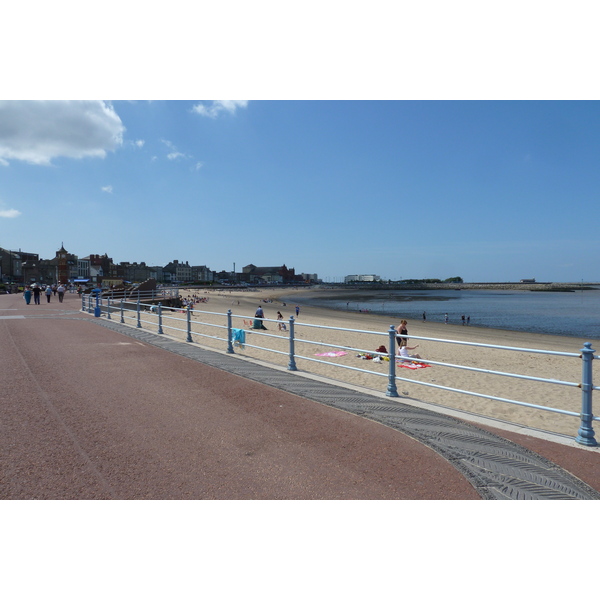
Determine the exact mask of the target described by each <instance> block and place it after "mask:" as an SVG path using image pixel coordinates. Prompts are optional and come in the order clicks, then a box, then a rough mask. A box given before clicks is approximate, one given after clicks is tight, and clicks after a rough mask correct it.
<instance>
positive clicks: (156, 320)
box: [82, 294, 600, 446]
mask: <svg viewBox="0 0 600 600" xmlns="http://www.w3.org/2000/svg"><path fill="white" fill-rule="evenodd" d="M141 299H142V295H141V294H140V297H139V298H136V299H135V302H131V301H127V300H125V299H123V298H121V299H119V300H112V301H111V298H110V296H109V297H106V298H103V297H94V296H93V295H92V294H90V295H89V296H83V297H82V310H83V311H87V312H90V313H92V312H93V313H94V314H95V316H96V317H100V316H102V315H105V316H106V317H107V318H108V319H111V318H113V315H115V314H117V313H118V314H119V317H120V322H121V323H123V324H127V321H130V322H131V321H135V326H136V327H138V328H141V327H142V323H143V324H145V325H148V326H150V327H152V328H156V333H158V334H164V332H165V329H168V330H171V331H174V332H176V331H178V332H182V333H184V334H185V339H186V341H187V342H193V341H194V337H197V338H210V339H212V340H218V341H222V342H223V343H224V345H225V348H226V352H227V353H229V354H234V353H235V349H234V347H235V346H238V347H248V348H254V349H257V350H262V351H267V352H271V353H274V354H278V355H284V356H287V359H288V363H287V368H288V370H290V371H297V370H298V368H297V364H296V361H297V360H304V361H307V362H314V363H322V364H326V365H328V366H335V367H337V368H340V369H348V370H352V371H360V372H361V373H366V374H369V375H376V376H378V377H382V376H384V377H386V378H387V389H386V395H387V396H389V397H393V398H397V397H398V396H399V395H398V390H397V386H396V382H397V381H405V382H409V383H414V384H417V385H422V386H427V387H431V388H436V389H440V390H445V391H449V392H457V393H461V394H466V395H469V396H477V397H479V398H484V399H488V400H493V401H496V402H503V403H508V404H513V405H518V406H521V407H527V408H532V409H536V410H542V411H548V412H552V413H556V414H560V415H566V416H571V417H578V418H579V419H580V425H579V429H578V432H577V436H576V438H575V440H576V441H577V442H578V443H579V444H582V445H584V446H597V445H598V444H597V441H596V439H595V437H594V429H593V421H599V420H600V417H595V416H594V415H593V411H592V394H593V391H594V390H599V389H600V387H598V386H594V385H593V378H592V375H593V373H592V363H593V360H594V359H598V358H600V356H596V355H595V350H593V349H592V345H591V343H590V342H586V343H585V344H584V348H582V349H581V351H580V353H573V352H559V351H552V350H538V349H532V348H518V347H513V346H499V345H493V344H482V343H477V342H465V341H458V340H448V339H439V338H429V337H420V336H414V335H413V336H411V339H417V340H425V341H432V342H441V343H444V344H460V345H468V346H476V347H482V348H491V349H495V350H508V351H511V352H527V353H534V354H545V355H555V356H563V357H570V358H579V359H580V360H581V381H580V382H571V381H563V380H558V379H548V378H543V377H534V376H531V375H522V374H517V373H508V372H503V371H495V370H492V369H482V368H479V367H472V366H466V365H458V364H451V363H447V362H439V361H434V360H425V359H421V358H412V357H411V358H410V359H409V360H410V362H413V363H423V364H425V365H440V366H443V367H448V368H451V369H462V370H466V371H471V372H474V373H481V374H486V375H497V376H501V377H510V378H516V379H522V380H527V381H534V382H541V383H548V384H554V385H561V386H567V387H572V388H573V387H575V388H580V389H581V393H582V397H581V411H580V412H574V411H569V410H563V409H560V408H555V407H551V406H545V405H542V404H534V403H531V402H523V401H519V400H513V399H510V398H503V397H499V396H492V395H488V394H482V393H479V392H472V391H468V390H463V389H458V388H453V387H448V386H444V385H439V384H435V383H430V382H426V381H419V380H416V379H410V378H406V377H400V376H398V375H397V374H396V360H399V361H400V363H399V364H401V362H402V359H400V358H399V357H396V356H395V347H396V338H397V337H407V336H400V335H399V334H398V333H397V332H396V330H395V329H394V327H393V326H390V328H389V330H388V331H386V332H381V331H365V330H359V329H346V328H340V327H329V326H324V325H314V324H310V323H302V324H299V323H297V322H296V321H295V320H294V317H290V318H289V320H288V321H281V320H273V319H266V318H264V319H256V318H255V317H249V316H247V315H234V314H233V313H232V311H231V310H229V311H228V312H227V313H216V312H209V311H201V310H192V309H190V307H189V306H188V307H187V308H176V307H175V308H174V307H169V308H168V309H167V308H165V307H163V306H162V303H160V302H159V303H158V304H150V303H143V302H141ZM148 300H150V298H148ZM151 300H156V297H155V296H153V297H152V298H151ZM86 302H87V308H86ZM92 306H93V309H92ZM173 313H177V314H180V315H182V314H184V315H185V317H184V318H182V317H178V316H174V315H173ZM192 315H193V316H194V317H196V316H198V315H199V316H202V315H212V316H217V317H218V318H219V317H223V319H222V321H221V322H220V323H209V322H206V321H201V322H198V321H192ZM148 317H152V318H151V319H150V318H148ZM233 318H236V319H241V320H242V323H243V324H244V327H246V328H251V329H250V331H247V330H246V329H241V328H234V327H233V325H232V324H233ZM165 320H166V321H168V323H169V324H165V323H164V321H165ZM217 320H219V319H217ZM257 321H258V322H259V324H262V323H274V324H279V325H281V324H283V325H284V327H285V333H286V335H287V348H286V349H285V351H283V350H281V349H277V348H275V347H273V344H272V345H271V346H261V345H257V344H251V343H249V342H247V341H246V340H245V337H246V335H245V334H246V333H250V332H251V333H252V336H253V337H257V338H258V339H265V340H266V341H265V343H269V340H270V339H271V338H274V339H277V340H279V341H280V342H279V343H281V340H282V336H281V335H274V334H270V333H265V332H264V331H262V330H260V329H254V328H253V326H254V325H255V324H256V322H257ZM193 325H194V326H200V325H201V326H202V327H204V328H206V327H209V328H214V329H216V330H217V331H216V332H215V335H211V334H209V333H203V332H201V331H198V330H194V327H193ZM296 327H302V328H307V329H308V330H310V329H313V330H318V329H326V330H336V331H342V332H351V333H358V334H365V335H367V334H368V335H374V336H380V337H385V338H386V340H387V343H388V348H389V349H390V350H389V351H388V352H387V353H383V352H377V351H375V352H374V351H372V350H365V349H361V348H355V347H349V346H343V345H339V344H329V343H325V342H323V341H317V340H310V339H304V338H300V337H299V336H298V335H296ZM219 330H220V332H222V334H221V335H218V333H219ZM241 332H242V333H241ZM298 343H300V344H305V345H307V346H315V345H316V346H319V347H329V348H335V349H337V350H342V351H350V352H358V353H368V354H369V355H372V356H378V357H380V358H381V359H384V360H387V361H388V362H389V365H388V370H387V373H382V372H378V371H373V370H369V369H361V368H358V367H353V366H349V365H344V364H340V363H334V362H328V361H323V360H321V359H319V358H314V357H312V356H306V355H302V354H299V353H298V352H297V350H296V345H297V344H298Z"/></svg>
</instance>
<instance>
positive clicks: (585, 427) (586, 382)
mask: <svg viewBox="0 0 600 600" xmlns="http://www.w3.org/2000/svg"><path fill="white" fill-rule="evenodd" d="M593 360H594V350H592V344H591V342H586V343H585V344H583V348H582V350H581V363H582V364H581V425H580V426H579V431H578V432H577V433H578V435H577V437H576V438H575V440H576V441H577V442H579V443H580V444H582V445H583V446H597V445H598V442H596V438H595V437H594V429H593V427H592V418H593V416H594V415H593V413H592V387H593V384H592V361H593Z"/></svg>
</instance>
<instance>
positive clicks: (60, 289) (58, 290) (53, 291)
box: [23, 283, 66, 304]
mask: <svg viewBox="0 0 600 600" xmlns="http://www.w3.org/2000/svg"><path fill="white" fill-rule="evenodd" d="M65 291H66V288H65V286H64V285H63V284H62V283H59V284H56V283H55V284H53V285H47V286H45V288H42V287H41V286H40V285H39V284H37V283H34V284H33V285H27V286H25V289H24V290H23V297H24V298H25V304H31V298H32V297H33V302H34V304H40V303H41V297H42V294H43V295H45V296H46V302H48V303H49V302H50V298H52V296H57V295H58V301H59V302H62V301H63V300H64V297H65Z"/></svg>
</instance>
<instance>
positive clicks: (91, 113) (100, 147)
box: [0, 100, 125, 165]
mask: <svg viewBox="0 0 600 600" xmlns="http://www.w3.org/2000/svg"><path fill="white" fill-rule="evenodd" d="M124 131H125V127H124V126H123V123H122V122H121V119H120V118H119V116H118V115H117V113H116V112H115V110H114V109H113V107H112V106H111V105H110V104H109V103H107V102H102V101H96V100H93V101H91V100H83V101H79V100H77V101H63V100H48V101H45V100H2V101H0V161H2V164H6V161H10V160H20V161H24V162H28V163H31V164H36V165H49V164H51V161H52V159H54V158H58V157H67V158H84V157H99V158H104V157H105V156H106V152H107V151H111V150H116V149H117V148H118V147H119V146H121V145H122V143H123V132H124Z"/></svg>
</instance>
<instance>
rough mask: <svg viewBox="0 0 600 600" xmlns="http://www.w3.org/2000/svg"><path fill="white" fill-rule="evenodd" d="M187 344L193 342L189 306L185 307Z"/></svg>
mask: <svg viewBox="0 0 600 600" xmlns="http://www.w3.org/2000/svg"><path fill="white" fill-rule="evenodd" d="M186 341H187V342H193V341H194V340H192V313H191V312H190V305H189V304H188V305H187V340H186Z"/></svg>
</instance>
